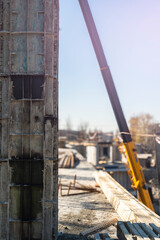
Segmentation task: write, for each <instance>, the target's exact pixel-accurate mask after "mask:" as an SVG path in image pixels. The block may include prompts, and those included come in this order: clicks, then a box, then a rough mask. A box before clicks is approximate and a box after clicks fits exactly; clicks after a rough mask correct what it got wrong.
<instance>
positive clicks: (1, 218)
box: [0, 204, 8, 240]
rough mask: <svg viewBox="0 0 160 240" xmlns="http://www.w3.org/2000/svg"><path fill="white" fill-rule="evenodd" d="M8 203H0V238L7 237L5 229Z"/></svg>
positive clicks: (3, 239)
mask: <svg viewBox="0 0 160 240" xmlns="http://www.w3.org/2000/svg"><path fill="white" fill-rule="evenodd" d="M7 218H8V205H7V204H0V239H1V240H6V239H7V229H8V221H7Z"/></svg>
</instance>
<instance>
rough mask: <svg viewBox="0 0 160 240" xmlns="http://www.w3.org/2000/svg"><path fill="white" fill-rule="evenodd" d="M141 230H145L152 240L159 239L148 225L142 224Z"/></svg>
mask: <svg viewBox="0 0 160 240" xmlns="http://www.w3.org/2000/svg"><path fill="white" fill-rule="evenodd" d="M140 226H141V228H142V229H143V230H144V232H146V233H147V234H148V236H149V237H150V238H151V239H152V240H156V239H159V237H158V236H157V234H155V233H154V232H153V231H152V229H151V227H149V226H148V225H147V224H145V223H140Z"/></svg>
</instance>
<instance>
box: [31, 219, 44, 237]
mask: <svg viewBox="0 0 160 240" xmlns="http://www.w3.org/2000/svg"><path fill="white" fill-rule="evenodd" d="M31 239H32V240H41V239H42V223H41V222H32V223H31Z"/></svg>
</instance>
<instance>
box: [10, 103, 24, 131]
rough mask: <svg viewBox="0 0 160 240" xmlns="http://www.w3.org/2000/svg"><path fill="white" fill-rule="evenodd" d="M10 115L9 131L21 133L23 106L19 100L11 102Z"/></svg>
mask: <svg viewBox="0 0 160 240" xmlns="http://www.w3.org/2000/svg"><path fill="white" fill-rule="evenodd" d="M11 116H12V119H11V121H10V132H11V133H12V134H18V133H19V134H20V133H22V124H23V122H22V116H23V106H22V103H21V102H20V101H14V102H12V103H11Z"/></svg>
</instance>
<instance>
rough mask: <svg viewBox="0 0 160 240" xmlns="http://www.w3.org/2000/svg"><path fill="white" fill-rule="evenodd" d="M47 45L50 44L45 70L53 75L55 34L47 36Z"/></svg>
mask: <svg viewBox="0 0 160 240" xmlns="http://www.w3.org/2000/svg"><path fill="white" fill-rule="evenodd" d="M45 41H46V45H47V46H48V48H47V50H48V51H47V52H46V54H45V72H46V73H47V74H48V75H51V76H52V75H53V56H54V52H53V36H52V35H47V36H46V39H45Z"/></svg>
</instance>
